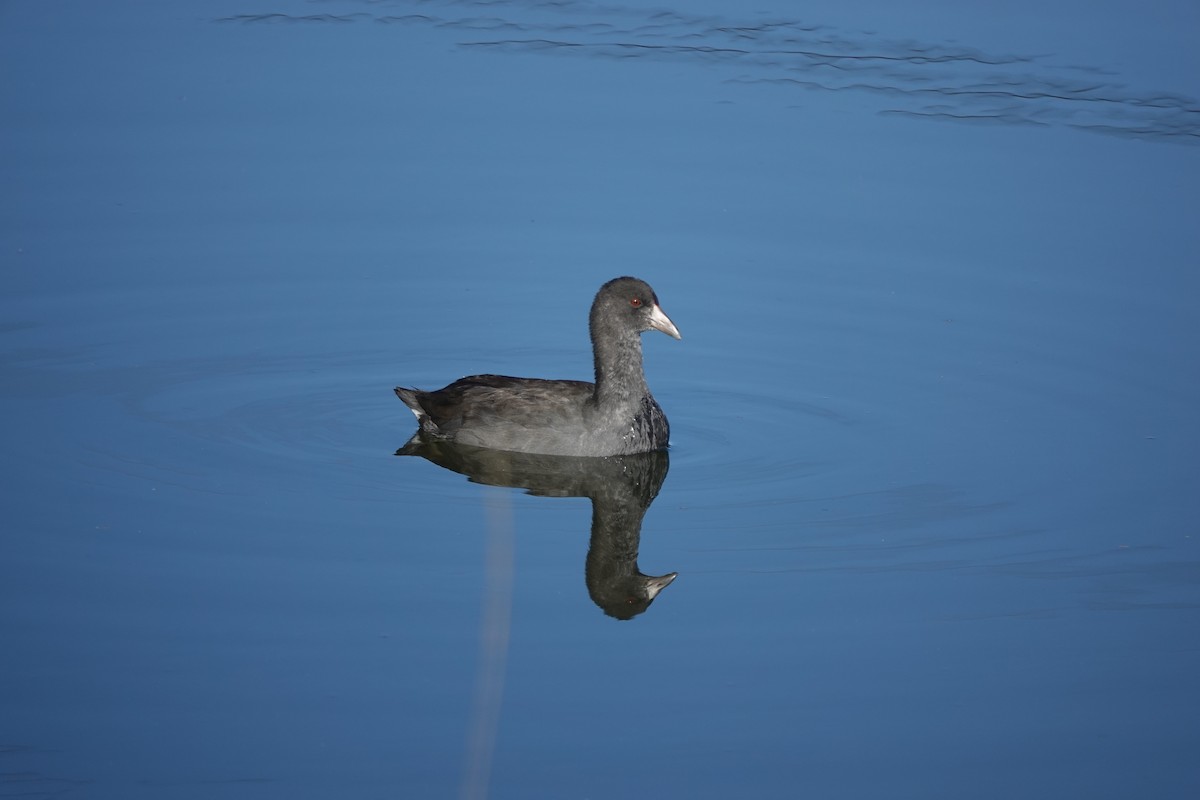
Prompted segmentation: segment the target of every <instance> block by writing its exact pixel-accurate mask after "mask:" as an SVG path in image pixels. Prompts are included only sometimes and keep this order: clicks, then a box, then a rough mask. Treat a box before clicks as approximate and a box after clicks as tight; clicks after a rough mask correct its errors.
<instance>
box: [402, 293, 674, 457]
mask: <svg viewBox="0 0 1200 800" xmlns="http://www.w3.org/2000/svg"><path fill="white" fill-rule="evenodd" d="M588 327H589V329H590V331H591V337H592V352H593V355H594V359H595V366H596V382H595V383H594V384H593V383H586V382H584V381H552V380H540V379H536V378H509V377H506V376H504V375H472V376H471V377H469V378H461V379H459V380H457V381H455V382H454V383H452V384H450V385H449V386H447V387H445V388H444V389H438V390H437V391H435V392H422V391H420V390H417V389H405V388H402V387H399V386H397V387H396V395H397V396H398V397H399V398H400V399H401V400H403V401H404V404H405V405H407V406H408V407H409V408H410V409H412V412H413V413H414V414H416V415H417V421H418V422H420V425H421V431H420V434H419V435H420V436H424V437H433V438H435V439H438V440H441V441H450V442H456V443H458V444H466V445H472V446H475V447H487V448H491V449H494V450H513V451H516V452H520V453H542V454H546V455H563V456H612V455H624V454H627V453H646V452H650V451H652V450H661V449H663V448H664V447H666V446H667V440H668V439H669V438H670V426H668V425H667V417H666V415H665V414H663V412H662V409H661V408H659V406H658V403H656V402H655V401H654V397H653V396H651V394H650V389H649V388H648V387H647V386H646V375H645V373H644V372H643V371H642V340H641V338H640V334H641V333H642V331H648V330H651V329H654V330H658V331H662V332H663V333H665V334H667V335H668V336H673V337H675V338H676V339H679V338H681V337H680V336H679V331H678V330H677V329H676V328H675V325H674V323H672V322H671V320H670V319H668V318H667V315H666V314H664V313H663V311H662V309H661V308H659V307H658V298H657V297H656V296H655V294H654V290H653V289H651V288H650V285H649V284H647V283H646V282H645V281H641V280H638V279H637V278H616V279H614V280H611V281H609V282H608V283H606V284H604V285H603V286H601V287H600V291H599V292H597V293H596V299H595V301H593V302H592V312H591V315H590V316H589V318H588Z"/></svg>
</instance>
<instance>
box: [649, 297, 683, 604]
mask: <svg viewBox="0 0 1200 800" xmlns="http://www.w3.org/2000/svg"><path fill="white" fill-rule="evenodd" d="M650 327H651V328H654V330H656V331H662V332H663V333H665V334H666V335H667V336H670V337H672V338H674V339H682V338H683V337H682V336H680V335H679V329H678V328H676V327H675V323H674V322H671V320H670V318H669V317H668V316H667V315H666V314H664V313H663V310H662V309H661V308H659V307H658V303H655V304H654V305H652V306H650ZM671 577H674V576H671ZM667 583H670V581H667ZM663 585H664V586H665V585H666V584H663Z"/></svg>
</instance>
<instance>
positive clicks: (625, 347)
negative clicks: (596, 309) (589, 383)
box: [591, 320, 649, 407]
mask: <svg viewBox="0 0 1200 800" xmlns="http://www.w3.org/2000/svg"><path fill="white" fill-rule="evenodd" d="M591 332H592V351H593V355H594V358H595V365H596V395H595V396H596V402H597V403H598V404H599V405H601V406H604V407H614V406H624V405H634V404H637V405H640V404H641V400H642V398H643V397H645V396H646V395H647V394H649V389H648V388H647V387H646V374H645V372H643V371H642V339H641V337H640V336H639V335H638V334H637V333H634V332H632V331H612V330H604V329H603V327H602V326H600V325H597V324H596V323H595V321H594V320H593V324H592V326H591Z"/></svg>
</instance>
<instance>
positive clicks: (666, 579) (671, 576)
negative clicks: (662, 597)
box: [646, 326, 679, 600]
mask: <svg viewBox="0 0 1200 800" xmlns="http://www.w3.org/2000/svg"><path fill="white" fill-rule="evenodd" d="M672 327H674V326H672ZM675 338H676V339H678V338H679V337H678V336H676V337H675ZM678 576H679V573H678V572H668V573H667V574H666V575H660V576H659V577H657V578H653V577H647V578H646V599H647V600H653V599H654V598H656V597H658V593H659V592H661V591H662V590H663V589H665V588H667V587H668V586H670V585H671V581H673V580H675V578H677V577H678Z"/></svg>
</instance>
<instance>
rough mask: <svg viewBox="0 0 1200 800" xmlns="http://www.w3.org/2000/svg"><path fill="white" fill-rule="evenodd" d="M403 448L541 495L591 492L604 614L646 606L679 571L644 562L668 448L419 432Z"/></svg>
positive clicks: (629, 614) (590, 576) (594, 566)
mask: <svg viewBox="0 0 1200 800" xmlns="http://www.w3.org/2000/svg"><path fill="white" fill-rule="evenodd" d="M396 455H398V456H421V457H422V458H425V459H427V460H429V461H432V462H433V463H434V464H437V465H438V466H439V467H444V468H446V469H449V470H453V471H454V472H458V473H461V474H463V475H466V476H467V477H468V478H469V479H470V480H471V481H473V482H475V483H482V484H487V485H489V486H508V487H513V488H517V489H525V490H526V491H527V492H528V493H529V494H532V495H537V496H541V497H587V498H590V499H591V501H592V535H591V541H590V543H589V545H588V554H587V565H586V568H585V577H586V582H587V587H588V594H589V595H590V596H591V598H592V602H594V603H595V604H596V605H598V606H599V607H600V608H601V609H602V610H603V611H604V613H605V614H608V615H609V616H611V617H616V618H617V619H632V618H633V617H636V616H637V615H638V614H641V613H642V612H643V611H645V610H646V609H647V608H649V607H650V604H651V603H652V602H654V598H655V597H657V596H658V593H659V592H661V591H662V590H663V589H664V588H666V586H668V585H669V584H670V583H671V581H673V580H675V577H676V575H677V574H678V573H675V572H669V573H667V574H666V575H658V576H654V575H644V574H642V572H641V571H640V570H639V569H638V565H637V557H638V544H639V542H640V540H641V536H642V517H643V516H645V514H646V510H647V509H648V508H650V504H651V503H652V502H654V498H655V497H656V496H657V495H658V490H659V489H660V488H661V487H662V484H663V480H664V479H665V478H666V477H667V468H668V465H669V458H668V457H667V454H666V453H665V452H654V453H637V454H634V455H625V456H610V457H607V458H575V457H571V456H547V455H537V454H532V453H513V452H507V451H502V450H489V449H485V448H479V447H468V446H464V445H455V444H449V443H446V442H437V441H431V440H425V439H422V438H421V437H420V436H419V435H418V436H415V437H413V439H412V440H411V441H409V443H408V444H406V445H404V447H402V448H400V449H399V450H397V451H396Z"/></svg>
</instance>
